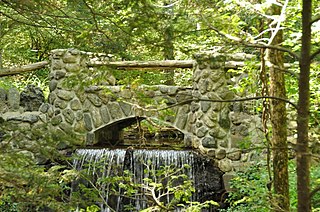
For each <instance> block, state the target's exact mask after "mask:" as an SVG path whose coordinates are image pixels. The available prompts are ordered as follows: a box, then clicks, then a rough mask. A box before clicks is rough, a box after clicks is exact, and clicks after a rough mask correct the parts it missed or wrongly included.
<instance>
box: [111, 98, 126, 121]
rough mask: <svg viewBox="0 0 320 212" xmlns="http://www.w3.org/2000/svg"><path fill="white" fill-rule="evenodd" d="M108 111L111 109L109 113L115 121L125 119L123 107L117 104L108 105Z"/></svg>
mask: <svg viewBox="0 0 320 212" xmlns="http://www.w3.org/2000/svg"><path fill="white" fill-rule="evenodd" d="M108 109H109V113H110V115H111V117H112V118H113V119H119V118H121V117H123V113H122V110H121V107H120V105H119V104H118V103H117V102H110V103H109V104H108Z"/></svg>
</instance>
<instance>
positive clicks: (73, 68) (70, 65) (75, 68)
mask: <svg viewBox="0 0 320 212" xmlns="http://www.w3.org/2000/svg"><path fill="white" fill-rule="evenodd" d="M65 68H66V70H67V71H68V72H73V73H75V72H79V71H80V69H81V66H80V65H79V64H76V63H68V64H66V67H65Z"/></svg>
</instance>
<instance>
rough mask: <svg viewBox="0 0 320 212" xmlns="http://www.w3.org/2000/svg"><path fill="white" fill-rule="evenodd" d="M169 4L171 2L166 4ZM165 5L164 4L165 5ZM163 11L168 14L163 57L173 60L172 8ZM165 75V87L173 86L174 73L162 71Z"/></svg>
mask: <svg viewBox="0 0 320 212" xmlns="http://www.w3.org/2000/svg"><path fill="white" fill-rule="evenodd" d="M168 3H169V4H171V1H169V2H168ZM165 5H166V3H165ZM165 10H168V11H164V12H166V13H169V16H170V17H169V20H168V23H167V26H166V27H165V29H164V33H163V36H164V43H163V57H164V59H165V60H174V45H173V37H174V28H173V25H172V16H173V15H174V11H173V6H171V7H169V8H165ZM164 73H165V77H166V79H165V82H164V84H166V85H174V71H170V70H164Z"/></svg>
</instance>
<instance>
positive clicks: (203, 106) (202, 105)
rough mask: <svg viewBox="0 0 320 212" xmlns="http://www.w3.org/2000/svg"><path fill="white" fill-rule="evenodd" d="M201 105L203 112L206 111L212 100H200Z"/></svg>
mask: <svg viewBox="0 0 320 212" xmlns="http://www.w3.org/2000/svg"><path fill="white" fill-rule="evenodd" d="M200 105H201V110H202V112H204V113H206V112H207V111H208V110H209V109H210V107H211V102H209V101H200Z"/></svg>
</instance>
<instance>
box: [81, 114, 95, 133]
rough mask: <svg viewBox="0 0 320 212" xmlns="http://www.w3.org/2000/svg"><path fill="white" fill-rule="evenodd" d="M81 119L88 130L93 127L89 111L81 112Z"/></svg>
mask: <svg viewBox="0 0 320 212" xmlns="http://www.w3.org/2000/svg"><path fill="white" fill-rule="evenodd" d="M83 120H84V126H85V127H86V129H87V130H88V131H91V130H92V129H93V125H92V119H91V115H90V113H84V114H83Z"/></svg>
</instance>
